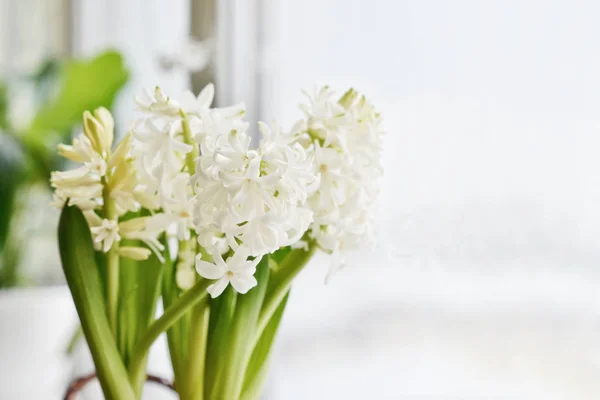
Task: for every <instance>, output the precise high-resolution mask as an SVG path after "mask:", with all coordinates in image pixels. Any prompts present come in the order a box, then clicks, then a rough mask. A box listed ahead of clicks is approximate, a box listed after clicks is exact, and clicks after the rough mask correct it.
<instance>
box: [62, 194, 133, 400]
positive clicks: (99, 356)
mask: <svg viewBox="0 0 600 400" xmlns="http://www.w3.org/2000/svg"><path fill="white" fill-rule="evenodd" d="M58 244H59V249H60V257H61V261H62V265H63V270H64V273H65V277H66V278H67V284H68V285H69V289H70V291H71V295H72V296H73V301H74V302H75V307H76V308H77V313H78V315H79V320H80V322H81V327H82V329H83V332H84V334H85V337H86V339H87V342H88V345H89V348H90V352H91V353H92V358H93V359H94V364H95V366H96V374H97V376H98V380H99V381H100V385H101V386H102V390H103V392H104V395H105V397H106V398H107V399H109V400H116V399H119V400H133V399H135V395H134V392H133V389H132V387H131V385H130V384H129V381H128V379H127V371H126V369H125V366H124V364H123V362H122V361H121V357H120V355H119V351H118V350H117V345H116V343H115V340H114V338H113V336H112V333H111V330H110V327H109V324H108V319H107V318H106V309H105V302H104V299H103V296H102V292H101V284H100V278H99V276H98V269H97V267H96V263H95V259H94V249H93V245H92V238H91V235H90V230H89V227H88V225H87V222H86V220H85V218H84V216H83V214H82V213H81V211H80V210H79V209H78V208H76V207H69V206H67V207H65V208H64V209H63V211H62V214H61V217H60V222H59V225H58Z"/></svg>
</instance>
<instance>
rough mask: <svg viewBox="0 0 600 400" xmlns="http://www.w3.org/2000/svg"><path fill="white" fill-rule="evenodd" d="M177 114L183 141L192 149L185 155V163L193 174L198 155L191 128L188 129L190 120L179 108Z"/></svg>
mask: <svg viewBox="0 0 600 400" xmlns="http://www.w3.org/2000/svg"><path fill="white" fill-rule="evenodd" d="M179 115H181V118H182V119H181V125H182V127H183V141H184V142H185V143H186V144H189V145H191V146H192V147H193V148H192V151H190V152H189V153H187V154H186V155H185V165H186V167H187V169H188V172H189V173H190V175H191V174H193V173H194V172H195V171H196V161H195V160H196V157H198V153H199V151H198V146H196V145H195V144H194V140H193V138H192V130H191V129H190V122H189V121H188V119H187V116H186V115H185V113H184V112H183V110H179Z"/></svg>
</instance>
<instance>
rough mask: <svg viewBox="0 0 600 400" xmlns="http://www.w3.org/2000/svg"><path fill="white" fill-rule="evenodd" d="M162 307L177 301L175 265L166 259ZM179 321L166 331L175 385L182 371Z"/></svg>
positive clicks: (165, 307) (168, 306) (167, 306)
mask: <svg viewBox="0 0 600 400" xmlns="http://www.w3.org/2000/svg"><path fill="white" fill-rule="evenodd" d="M162 298H163V307H164V309H165V310H167V309H169V308H170V307H171V304H173V302H175V300H177V298H178V296H177V287H176V286H175V263H174V262H173V261H172V260H171V259H170V258H168V259H167V261H166V263H165V270H164V276H163V288H162ZM181 321H182V319H179V320H178V321H177V322H176V323H174V324H173V325H172V326H171V327H170V328H169V329H167V343H168V345H169V355H170V356H171V364H172V365H173V375H174V378H175V383H176V384H177V383H178V382H179V381H180V380H181V379H180V378H181V375H180V374H181V372H180V371H182V370H183V364H182V360H181V359H182V356H183V352H182V351H181V344H182V343H181V342H182V340H181Z"/></svg>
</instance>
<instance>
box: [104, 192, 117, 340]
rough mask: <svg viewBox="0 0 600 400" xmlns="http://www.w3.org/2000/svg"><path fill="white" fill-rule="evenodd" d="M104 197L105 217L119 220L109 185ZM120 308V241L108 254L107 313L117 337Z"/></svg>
mask: <svg viewBox="0 0 600 400" xmlns="http://www.w3.org/2000/svg"><path fill="white" fill-rule="evenodd" d="M102 197H103V199H104V218H106V219H109V220H111V221H118V216H117V212H116V210H115V205H114V203H113V201H112V199H111V198H110V190H109V188H108V185H104V190H103V192H102ZM118 310H119V243H118V242H114V243H113V245H112V246H111V248H110V250H109V251H108V253H107V254H106V313H107V315H108V322H109V324H110V330H111V331H112V334H113V336H114V337H115V338H117V313H118Z"/></svg>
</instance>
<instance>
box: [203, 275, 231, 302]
mask: <svg viewBox="0 0 600 400" xmlns="http://www.w3.org/2000/svg"><path fill="white" fill-rule="evenodd" d="M228 284H229V280H228V279H227V278H225V277H223V278H221V279H219V280H218V281H216V282H215V283H213V284H212V285H210V286H209V287H208V288H207V289H206V291H207V292H208V293H209V294H210V297H212V298H213V299H214V298H215V297H217V296H219V295H221V293H223V291H224V290H225V288H227V285H228Z"/></svg>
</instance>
